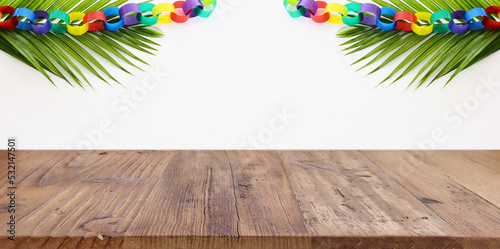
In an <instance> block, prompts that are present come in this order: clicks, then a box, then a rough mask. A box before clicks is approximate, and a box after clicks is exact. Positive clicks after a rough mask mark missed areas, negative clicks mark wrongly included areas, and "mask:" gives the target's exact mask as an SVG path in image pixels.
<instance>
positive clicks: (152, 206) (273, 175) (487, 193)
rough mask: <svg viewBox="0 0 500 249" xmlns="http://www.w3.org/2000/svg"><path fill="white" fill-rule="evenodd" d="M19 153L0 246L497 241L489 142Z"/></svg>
mask: <svg viewBox="0 0 500 249" xmlns="http://www.w3.org/2000/svg"><path fill="white" fill-rule="evenodd" d="M17 159H18V162H17V179H18V180H17V181H18V184H17V186H18V190H17V214H16V217H17V222H18V224H17V238H16V241H15V242H12V241H10V240H8V239H7V233H6V230H7V226H6V225H3V226H4V228H1V229H0V240H1V241H0V248H148V249H149V248H209V249H210V248H214V249H222V248H249V249H250V248H252V249H254V248H273V249H275V248H306V249H308V248H500V152H499V151H441V152H423V151H93V152H77V151H21V152H18V153H17ZM0 162H2V165H6V162H7V153H6V152H5V151H2V152H0ZM6 175H7V170H6V167H5V168H4V170H3V171H0V193H1V195H0V224H6V222H8V215H9V214H8V213H7V206H8V205H7V203H8V198H7V196H6V194H7V189H6V187H7V180H6ZM0 226H1V225H0Z"/></svg>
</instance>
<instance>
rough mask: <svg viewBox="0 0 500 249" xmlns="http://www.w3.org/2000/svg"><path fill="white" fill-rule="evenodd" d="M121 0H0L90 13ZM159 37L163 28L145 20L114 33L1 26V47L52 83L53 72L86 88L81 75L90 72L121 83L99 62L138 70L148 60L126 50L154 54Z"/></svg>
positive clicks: (117, 3) (0, 1)
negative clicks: (38, 31) (76, 33)
mask: <svg viewBox="0 0 500 249" xmlns="http://www.w3.org/2000/svg"><path fill="white" fill-rule="evenodd" d="M125 2H126V0H118V1H112V0H99V1H95V0H68V1H60V0H59V1H58V0H54V1H45V0H14V1H12V0H0V6H4V5H9V6H12V7H14V8H19V7H23V8H28V9H31V10H46V11H51V10H55V9H58V10H62V11H66V12H72V11H79V12H90V11H95V10H103V9H105V8H108V7H113V6H116V7H117V6H120V5H122V4H123V3H125ZM6 18H8V17H6ZM162 36H163V33H162V32H160V31H159V30H158V29H156V28H154V27H148V26H144V25H133V26H128V27H126V28H123V29H121V30H119V31H116V32H109V31H99V32H89V33H86V34H84V35H82V36H72V35H69V34H55V33H50V32H49V33H47V34H44V35H37V34H35V33H33V32H31V31H29V32H28V31H22V30H16V29H14V30H0V50H2V51H4V52H5V53H7V54H9V55H11V56H13V57H14V58H16V59H18V60H20V61H22V62H23V63H25V64H27V65H28V66H30V67H32V68H34V69H35V70H38V71H40V72H41V73H42V74H43V75H44V76H45V77H46V78H47V79H48V80H49V81H50V82H51V83H52V84H54V81H53V80H52V79H51V75H52V76H56V77H59V78H62V79H63V80H65V81H66V82H68V83H69V84H70V85H72V86H73V85H75V84H76V85H78V86H80V87H82V88H85V87H86V86H89V87H92V85H91V83H90V82H89V80H88V79H87V77H86V76H85V75H86V74H88V73H89V72H90V73H91V74H93V75H95V76H96V77H98V78H99V79H101V80H102V81H103V82H106V83H109V82H110V81H114V82H117V83H118V84H119V82H118V81H116V79H115V78H114V77H113V76H112V75H111V73H110V72H109V71H108V69H106V67H104V66H103V65H102V63H101V62H102V61H108V62H110V63H111V64H112V65H114V66H115V67H117V68H119V69H121V70H122V71H123V72H125V73H128V74H130V72H129V71H128V70H127V69H126V68H125V67H124V65H125V64H127V65H129V66H132V67H135V68H137V69H140V70H141V68H140V67H139V66H137V65H136V63H137V62H139V63H144V64H147V63H146V62H145V61H143V60H141V59H140V58H139V57H138V56H137V55H136V53H133V52H131V51H130V50H131V49H135V50H137V51H140V52H143V53H148V54H154V52H155V51H156V49H155V46H159V44H157V43H155V42H153V41H152V40H151V39H152V38H159V37H162ZM93 54H97V55H98V57H95V56H94V55H93ZM82 70H83V71H82ZM54 85H55V84H54Z"/></svg>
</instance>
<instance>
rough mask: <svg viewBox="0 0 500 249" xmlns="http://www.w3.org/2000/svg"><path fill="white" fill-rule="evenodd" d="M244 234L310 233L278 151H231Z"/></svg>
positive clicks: (241, 231)
mask: <svg viewBox="0 0 500 249" xmlns="http://www.w3.org/2000/svg"><path fill="white" fill-rule="evenodd" d="M227 155H228V157H229V162H230V164H231V167H232V171H233V177H234V186H235V190H236V192H235V193H236V200H237V205H238V214H239V220H240V232H239V234H240V235H241V236H308V235H309V234H308V231H307V229H306V227H305V225H304V219H303V217H302V214H301V212H300V209H299V207H298V204H297V202H296V200H295V198H294V196H293V192H292V190H291V188H290V183H289V181H288V179H287V176H286V173H285V171H284V168H283V165H282V162H281V158H280V155H279V153H278V152H274V151H259V152H255V151H230V152H227Z"/></svg>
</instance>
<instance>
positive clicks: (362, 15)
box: [283, 0, 500, 35]
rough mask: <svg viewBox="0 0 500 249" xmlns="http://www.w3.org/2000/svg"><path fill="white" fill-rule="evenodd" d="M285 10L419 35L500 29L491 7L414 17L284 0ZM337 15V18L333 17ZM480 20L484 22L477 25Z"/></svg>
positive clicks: (362, 7)
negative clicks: (386, 18) (388, 19)
mask: <svg viewBox="0 0 500 249" xmlns="http://www.w3.org/2000/svg"><path fill="white" fill-rule="evenodd" d="M283 4H284V5H285V8H286V10H287V11H288V13H289V14H290V16H292V17H293V18H298V17H301V16H304V17H308V18H311V19H312V20H313V21H314V22H317V23H324V22H329V23H339V24H342V23H343V24H346V25H357V24H360V23H363V24H367V25H376V26H378V27H379V28H380V29H382V30H385V31H391V30H401V31H413V32H415V33H416V34H418V35H429V34H431V33H433V32H434V33H447V32H450V31H451V32H453V33H456V34H465V33H467V32H468V31H469V30H480V29H484V28H486V29H498V28H500V22H498V21H495V20H492V19H490V18H489V17H488V15H499V13H500V7H499V6H491V7H488V8H486V9H484V8H475V9H472V10H470V11H464V10H458V11H455V12H453V13H451V12H450V11H447V10H441V11H437V12H435V13H432V14H431V13H429V12H419V13H416V14H413V13H411V12H408V11H399V12H398V11H396V10H395V9H394V8H391V7H383V8H379V7H378V6H377V5H375V4H371V3H365V4H358V3H348V4H346V5H342V4H339V3H326V2H323V1H314V0H300V1H299V0H284V2H283ZM350 12H357V13H358V15H357V16H355V17H348V13H350ZM333 13H338V14H333ZM382 15H388V16H391V17H393V22H392V23H387V22H383V21H382V20H380V17H381V16H382ZM476 18H481V21H475V19H476ZM454 19H461V20H464V21H465V24H464V25H459V24H456V23H455V22H454V21H453V20H454ZM440 20H449V22H448V23H436V22H438V21H440ZM418 21H427V22H429V23H430V25H429V26H423V25H420V24H419V23H418Z"/></svg>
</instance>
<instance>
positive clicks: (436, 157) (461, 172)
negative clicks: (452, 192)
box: [410, 151, 500, 207]
mask: <svg viewBox="0 0 500 249" xmlns="http://www.w3.org/2000/svg"><path fill="white" fill-rule="evenodd" d="M435 153H437V154H435ZM410 154H412V155H413V156H414V157H415V158H417V159H419V160H421V161H423V162H425V163H426V164H428V165H429V166H431V167H432V169H433V171H437V172H441V173H442V174H445V175H446V176H447V177H450V178H451V179H453V180H454V181H456V182H457V183H459V184H461V185H462V186H464V187H465V188H467V189H470V190H471V191H472V192H474V193H476V194H478V195H479V196H481V197H483V198H484V199H486V200H488V201H489V202H491V203H493V204H495V205H496V206H497V207H500V173H497V172H494V171H492V170H490V169H488V168H486V167H483V166H482V165H481V164H479V163H476V162H473V161H470V160H467V159H464V157H459V156H456V155H450V154H447V153H439V152H428V151H412V152H410ZM499 163H500V162H499Z"/></svg>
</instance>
